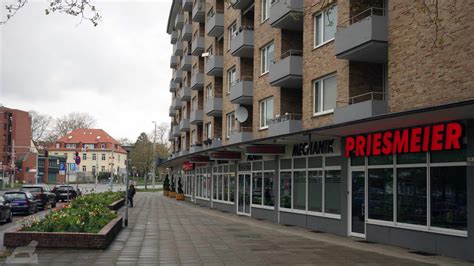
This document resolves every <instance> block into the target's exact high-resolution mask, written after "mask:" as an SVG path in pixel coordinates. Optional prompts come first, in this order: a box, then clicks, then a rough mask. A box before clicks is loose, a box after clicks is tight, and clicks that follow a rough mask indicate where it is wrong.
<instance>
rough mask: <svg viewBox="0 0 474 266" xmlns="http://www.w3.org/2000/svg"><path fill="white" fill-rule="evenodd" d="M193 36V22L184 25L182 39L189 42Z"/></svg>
mask: <svg viewBox="0 0 474 266" xmlns="http://www.w3.org/2000/svg"><path fill="white" fill-rule="evenodd" d="M192 38H193V25H191V23H186V24H184V26H183V30H182V31H181V40H182V41H184V42H189V41H190V40H191V39H192Z"/></svg>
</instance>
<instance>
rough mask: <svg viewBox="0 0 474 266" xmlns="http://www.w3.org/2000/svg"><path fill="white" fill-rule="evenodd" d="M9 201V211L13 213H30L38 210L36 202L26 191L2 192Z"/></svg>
mask: <svg viewBox="0 0 474 266" xmlns="http://www.w3.org/2000/svg"><path fill="white" fill-rule="evenodd" d="M3 197H4V198H5V200H6V201H7V202H8V203H10V208H11V211H12V212H13V213H14V214H15V213H24V214H32V213H37V212H38V204H37V203H36V201H35V200H34V198H33V195H32V194H31V193H30V192H28V191H8V192H5V193H4V194H3Z"/></svg>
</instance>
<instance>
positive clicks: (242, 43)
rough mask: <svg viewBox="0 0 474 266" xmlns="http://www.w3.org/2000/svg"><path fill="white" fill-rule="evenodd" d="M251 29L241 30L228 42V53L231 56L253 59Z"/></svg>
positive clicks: (247, 27) (246, 27) (252, 32)
mask: <svg viewBox="0 0 474 266" xmlns="http://www.w3.org/2000/svg"><path fill="white" fill-rule="evenodd" d="M253 34H254V31H253V27H249V26H245V27H244V28H243V29H242V28H241V29H240V30H239V31H238V32H237V33H236V35H235V36H233V37H232V39H231V40H230V53H231V54H232V55H233V56H237V57H245V58H253V52H254V44H253V43H254V36H253Z"/></svg>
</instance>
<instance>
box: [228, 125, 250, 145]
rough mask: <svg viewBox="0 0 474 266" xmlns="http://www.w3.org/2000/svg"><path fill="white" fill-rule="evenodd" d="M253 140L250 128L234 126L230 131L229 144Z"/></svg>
mask: <svg viewBox="0 0 474 266" xmlns="http://www.w3.org/2000/svg"><path fill="white" fill-rule="evenodd" d="M252 139H253V133H252V127H245V126H235V127H233V128H232V129H231V131H230V136H229V143H230V144H234V143H240V142H245V141H249V140H252Z"/></svg>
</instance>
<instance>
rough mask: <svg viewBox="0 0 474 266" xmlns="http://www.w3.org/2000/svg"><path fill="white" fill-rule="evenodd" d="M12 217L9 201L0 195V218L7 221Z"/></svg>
mask: <svg viewBox="0 0 474 266" xmlns="http://www.w3.org/2000/svg"><path fill="white" fill-rule="evenodd" d="M12 218H13V213H12V209H11V206H10V203H9V202H8V201H7V200H5V198H4V197H3V196H0V220H1V221H3V222H7V223H9V222H11V221H12Z"/></svg>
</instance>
